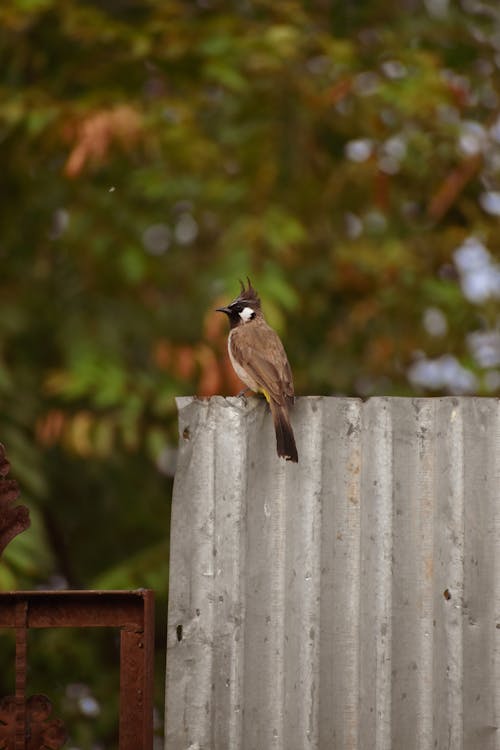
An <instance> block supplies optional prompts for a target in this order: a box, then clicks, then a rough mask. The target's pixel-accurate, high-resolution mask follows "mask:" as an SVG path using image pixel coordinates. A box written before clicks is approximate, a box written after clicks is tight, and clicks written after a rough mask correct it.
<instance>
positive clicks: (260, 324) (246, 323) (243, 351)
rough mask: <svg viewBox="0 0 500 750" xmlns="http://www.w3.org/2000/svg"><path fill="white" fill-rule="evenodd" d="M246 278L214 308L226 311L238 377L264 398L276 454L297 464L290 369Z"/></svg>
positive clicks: (233, 363)
mask: <svg viewBox="0 0 500 750" xmlns="http://www.w3.org/2000/svg"><path fill="white" fill-rule="evenodd" d="M247 281H248V287H247V288H245V285H244V284H243V282H241V281H240V284H241V294H240V295H239V296H238V297H236V299H235V300H233V301H232V302H231V303H230V304H229V305H227V307H218V308H217V312H223V313H226V315H227V316H228V318H229V322H230V324H231V330H230V332H229V338H228V342H227V348H228V351H229V357H230V359H231V364H232V365H233V367H234V370H235V372H236V374H237V376H238V377H239V378H240V380H242V381H243V382H244V383H245V385H246V386H248V388H249V389H251V390H252V391H255V392H256V393H263V394H264V396H265V397H266V400H267V402H268V404H269V406H270V408H271V414H272V417H273V422H274V429H275V432H276V448H277V451H278V456H280V457H282V458H285V459H286V460H287V461H293V462H294V463H297V461H298V460H299V458H298V455H297V448H296V446H295V438H294V434H293V430H292V425H291V424H290V416H289V414H288V409H289V407H290V406H291V405H292V404H293V402H294V400H295V394H294V391H293V379H292V371H291V369H290V365H289V364H288V359H287V356H286V353H285V350H284V348H283V344H282V343H281V341H280V338H279V336H278V334H277V333H276V331H274V330H273V329H272V328H271V327H270V326H269V325H268V324H267V323H266V321H265V319H264V315H263V313H262V310H261V307H260V299H259V295H258V294H257V292H256V291H255V289H254V288H253V287H252V284H251V282H250V279H248V278H247Z"/></svg>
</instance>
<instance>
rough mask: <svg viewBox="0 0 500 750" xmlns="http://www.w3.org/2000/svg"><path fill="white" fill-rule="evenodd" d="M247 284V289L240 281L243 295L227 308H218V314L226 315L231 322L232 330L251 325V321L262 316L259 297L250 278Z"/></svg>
mask: <svg viewBox="0 0 500 750" xmlns="http://www.w3.org/2000/svg"><path fill="white" fill-rule="evenodd" d="M247 282H248V286H247V287H246V288H245V285H244V284H243V282H242V281H240V284H241V293H240V294H239V295H238V296H237V297H236V299H234V300H233V301H232V302H230V303H229V305H227V306H226V307H218V308H217V312H223V313H226V315H227V316H228V318H229V322H230V323H231V328H235V327H236V326H239V325H244V324H245V323H250V321H252V320H254V319H255V318H256V316H257V315H259V314H260V299H259V295H258V294H257V292H256V291H255V289H254V288H253V286H252V282H251V281H250V279H249V278H248V276H247Z"/></svg>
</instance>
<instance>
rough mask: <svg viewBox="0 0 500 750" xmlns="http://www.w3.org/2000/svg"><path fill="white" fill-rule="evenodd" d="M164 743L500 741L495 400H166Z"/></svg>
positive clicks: (374, 748) (407, 745)
mask: <svg viewBox="0 0 500 750" xmlns="http://www.w3.org/2000/svg"><path fill="white" fill-rule="evenodd" d="M178 406H179V412H180V435H181V438H180V440H181V450H180V460H179V466H178V471H177V476H176V482H175V496H174V507H173V517H172V547H171V578H170V605H169V617H168V657H167V735H166V737H167V738H166V749H167V750H188V748H189V749H190V750H271V749H273V750H274V749H275V748H276V749H277V750H313V749H314V750H389V748H390V749H391V750H413V749H415V750H436V749H437V750H445V749H446V750H494V749H496V750H498V749H499V748H500V730H499V726H500V724H499V722H500V407H499V402H498V401H497V400H496V399H480V398H435V399H402V398H373V399H370V400H368V401H367V402H361V401H359V400H356V399H347V398H322V397H310V398H301V399H299V400H298V402H297V404H296V406H295V408H294V411H293V424H294V428H295V432H296V438H297V446H298V450H299V464H298V465H293V464H290V463H286V462H284V461H280V460H279V459H278V458H277V457H276V454H275V443H274V435H273V432H272V424H271V419H270V415H269V413H268V411H267V409H266V406H265V404H263V403H262V402H260V401H257V400H256V399H253V398H252V399H249V401H248V404H247V405H245V404H244V402H243V401H242V400H238V399H235V398H230V399H223V398H220V397H215V398H212V399H210V400H209V401H198V400H194V399H190V398H187V399H180V400H179V403H178Z"/></svg>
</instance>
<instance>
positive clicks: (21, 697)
mask: <svg viewBox="0 0 500 750" xmlns="http://www.w3.org/2000/svg"><path fill="white" fill-rule="evenodd" d="M27 619H28V604H27V602H25V601H22V600H21V601H17V602H16V604H15V628H16V674H15V700H16V733H15V743H14V747H15V750H25V748H26V666H27V664H26V659H27Z"/></svg>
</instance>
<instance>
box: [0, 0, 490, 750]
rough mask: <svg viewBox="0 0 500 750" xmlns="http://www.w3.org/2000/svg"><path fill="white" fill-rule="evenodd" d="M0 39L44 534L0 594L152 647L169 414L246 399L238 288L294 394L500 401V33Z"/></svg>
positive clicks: (54, 21)
mask: <svg viewBox="0 0 500 750" xmlns="http://www.w3.org/2000/svg"><path fill="white" fill-rule="evenodd" d="M0 24H1V27H2V38H1V43H0V63H1V64H0V70H1V71H2V72H1V75H0V99H1V102H2V106H1V107H0V155H1V164H2V200H1V201H0V224H1V227H2V231H1V234H0V264H1V269H2V273H1V277H0V417H1V434H0V440H1V441H2V442H3V443H5V445H6V448H7V452H8V455H9V458H10V460H11V462H12V466H13V470H12V473H13V476H15V477H16V478H17V479H18V480H19V482H20V484H21V486H22V488H23V494H22V500H23V502H27V503H29V504H30V507H31V513H32V520H33V525H32V528H31V529H30V530H29V531H28V532H26V533H25V534H24V535H23V536H22V537H20V538H19V539H17V540H15V541H14V542H13V543H12V544H11V545H10V547H9V548H8V550H7V552H6V554H5V556H4V559H3V560H2V563H1V564H0V586H2V587H3V588H13V587H25V588H30V587H33V586H38V585H40V586H50V585H66V586H82V587H88V588H90V587H98V586H112V587H128V586H134V587H135V586H151V587H153V588H155V590H156V591H157V595H158V597H159V601H160V612H161V618H160V620H159V631H158V641H159V643H162V642H163V630H162V627H163V621H164V607H163V605H164V604H165V601H166V588H167V569H166V566H167V562H166V561H167V559H168V550H167V545H166V539H167V536H168V525H169V520H168V519H169V497H170V489H171V476H172V472H173V466H174V463H175V450H174V446H175V444H176V411H175V402H174V396H175V395H183V394H190V393H197V394H199V395H203V396H207V395H211V394H213V393H224V394H230V393H235V392H237V391H238V390H239V388H240V386H239V383H238V381H237V380H236V378H235V376H234V375H233V373H232V371H231V368H230V366H229V364H228V360H227V356H226V349H225V347H226V334H227V330H226V326H227V322H226V321H225V320H224V316H217V315H216V314H215V313H214V312H213V308H214V307H216V306H217V304H220V303H223V302H225V301H227V300H228V299H231V298H232V297H233V296H234V295H235V294H236V293H237V291H238V284H237V280H238V278H239V277H245V276H246V275H247V274H248V275H249V276H250V277H251V279H252V281H253V283H254V285H255V287H256V288H257V289H258V290H259V292H260V294H261V296H262V298H263V300H264V306H265V310H266V313H267V316H268V319H269V320H270V322H271V323H272V324H273V325H274V326H276V327H277V329H278V330H279V332H280V334H281V335H282V337H283V339H284V341H285V343H286V348H287V351H288V354H289V358H290V361H291V363H292V367H293V370H294V375H295V381H296V390H297V392H298V393H299V394H308V393H327V394H349V395H359V396H363V397H365V396H369V395H374V394H382V393H383V394H396V395H409V394H413V393H460V392H462V393H465V392H467V393H479V394H496V393H497V392H498V389H499V387H500V369H499V368H500V343H499V341H500V334H499V332H498V315H499V309H498V308H499V299H500V270H499V269H500V266H499V262H500V235H499V234H498V232H497V226H498V216H499V215H500V206H499V204H500V185H499V180H500V99H499V89H500V71H499V66H500V10H499V8H498V5H497V3H496V2H495V0H490V2H488V0H482V2H475V0H462V1H461V2H456V3H451V2H447V1H446V0H426V2H420V1H419V0H404V2H401V3H400V4H399V6H398V9H396V8H395V7H394V6H393V5H390V4H389V5H388V4H387V3H386V2H382V0H358V1H357V2H355V3H354V2H346V1H345V0H342V1H340V0H333V1H331V2H326V1H325V0H315V1H314V2H305V0H283V2H279V3H276V2H271V0H254V1H252V0H233V2H230V1H229V0H199V2H184V0H182V1H181V0H141V2H139V1H136V0H99V2H96V1H94V2H92V1H91V0H88V1H87V2H84V1H83V0H80V1H78V0H3V1H2V3H1V5H0ZM460 248H461V249H462V251H463V252H462V251H461V252H462V254H461V255H457V253H458V252H459V250H460ZM457 258H459V260H457ZM162 607H163V608H162ZM47 637H48V638H51V636H47ZM57 637H58V638H60V639H61V645H60V649H61V651H62V652H64V651H65V650H67V651H68V653H69V652H72V656H71V659H67V660H66V661H68V662H69V661H74V662H75V663H81V664H85V670H86V674H87V675H88V674H90V673H92V672H93V671H96V670H97V669H98V668H102V667H101V664H102V658H103V657H102V656H101V657H99V658H98V657H96V656H93V655H92V653H91V652H87V651H86V650H85V649H84V648H83V647H82V648H81V649H80V647H77V645H76V644H77V643H80V641H74V642H71V641H68V640H67V636H66V640H64V635H60V636H59V635H58V636H57ZM54 638H55V636H54ZM57 648H59V646H57ZM46 653H47V654H50V653H52V651H51V650H50V649H48V648H47V650H46ZM93 660H94V661H93ZM159 664H160V666H159V671H160V672H161V670H162V665H161V661H160V662H159ZM43 669H44V670H45V672H46V673H47V674H50V670H51V658H49V656H48V655H47V656H46V658H45V660H44V664H43ZM162 676H163V675H162V674H161V673H160V677H159V683H161V680H162ZM67 679H68V681H69V682H70V681H71V680H72V678H71V676H69V675H68V678H67ZM1 687H2V689H4V686H3V685H2V686H1ZM101 699H102V696H101ZM158 705H159V706H160V699H159V703H158ZM107 721H108V718H107V717H105V723H106V722H107ZM108 723H109V722H108ZM75 727H76V728H75V730H74V731H75V733H76V734H75V739H74V744H75V746H76V743H77V742H78V743H79V745H78V746H79V747H82V748H87V747H90V744H88V743H89V742H90V740H87V739H85V737H86V731H87V730H85V729H84V728H81V727H80V729H78V724H75ZM86 743H87V744H86ZM107 743H108V744H107V745H106V747H111V740H110V739H109V738H108V740H107Z"/></svg>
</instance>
